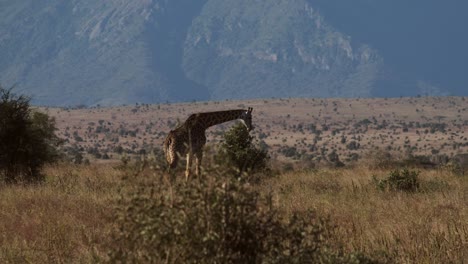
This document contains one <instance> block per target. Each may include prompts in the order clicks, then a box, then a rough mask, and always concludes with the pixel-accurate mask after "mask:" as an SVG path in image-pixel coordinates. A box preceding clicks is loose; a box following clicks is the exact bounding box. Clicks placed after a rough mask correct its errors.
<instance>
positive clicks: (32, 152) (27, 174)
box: [0, 86, 60, 183]
mask: <svg viewBox="0 0 468 264" xmlns="http://www.w3.org/2000/svg"><path fill="white" fill-rule="evenodd" d="M11 91H12V89H4V88H2V87H1V86H0V180H1V181H5V182H7V183H15V182H18V181H19V180H24V181H29V182H31V181H37V180H40V179H42V177H41V175H40V169H41V167H42V166H43V165H44V164H45V163H47V162H52V161H54V160H55V159H56V158H57V157H58V155H57V149H56V146H57V145H58V144H59V142H60V141H59V139H58V138H57V137H56V136H55V133H54V132H55V120H54V119H53V118H50V117H49V116H48V115H47V114H44V113H40V112H36V111H33V110H31V108H30V105H29V100H30V99H29V98H28V97H26V96H23V95H20V96H16V95H14V94H13V93H12V92H11Z"/></svg>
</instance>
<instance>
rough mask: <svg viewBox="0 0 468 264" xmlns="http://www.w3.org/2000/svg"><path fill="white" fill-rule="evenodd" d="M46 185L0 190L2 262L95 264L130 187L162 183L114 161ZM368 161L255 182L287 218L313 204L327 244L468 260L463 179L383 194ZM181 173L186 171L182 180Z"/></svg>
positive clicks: (434, 180)
mask: <svg viewBox="0 0 468 264" xmlns="http://www.w3.org/2000/svg"><path fill="white" fill-rule="evenodd" d="M44 173H45V174H46V175H47V180H46V182H45V183H43V184H40V185H35V186H1V187H0V234H1V235H0V262H1V263H93V262H101V261H104V260H106V259H107V257H108V252H109V249H110V248H111V247H112V244H113V240H112V237H113V234H112V232H114V231H115V228H116V226H115V220H116V219H115V209H116V208H117V205H118V200H119V198H120V197H121V194H122V193H127V192H128V191H129V190H131V189H133V188H135V186H136V185H137V183H141V182H152V181H159V180H160V179H159V178H160V175H161V172H158V171H156V170H152V169H147V170H145V171H144V172H142V173H141V174H139V175H135V174H133V173H131V172H128V171H127V170H125V169H121V168H119V166H118V165H111V164H107V165H98V164H94V165H80V166H76V165H70V164H61V165H55V166H50V167H47V168H46V169H45V171H44ZM388 173H389V170H374V169H370V168H368V167H365V166H360V167H354V168H346V169H317V170H309V171H295V172H285V173H279V174H278V175H277V176H275V177H271V178H268V179H265V180H263V181H262V182H261V183H260V184H259V185H255V186H254V188H256V189H258V191H259V192H261V193H264V194H266V193H272V194H273V198H274V199H273V200H274V203H275V205H276V206H277V207H278V208H279V209H280V211H281V212H283V213H284V214H292V213H293V212H301V211H306V210H309V209H313V210H315V211H316V212H317V213H318V214H319V215H322V216H324V217H329V218H330V221H331V223H333V225H335V226H336V229H335V232H334V233H333V237H332V240H333V241H334V242H336V243H340V244H343V245H344V246H345V249H346V250H348V251H349V252H354V251H360V252H363V253H365V254H368V255H371V256H386V257H385V258H386V259H390V260H391V261H394V262H396V263H464V261H466V259H468V221H467V219H468V178H467V177H466V176H465V177H462V176H457V175H453V174H452V173H451V172H449V171H447V170H444V169H440V170H422V171H421V173H420V175H419V178H420V190H419V191H417V192H409V193H408V192H401V191H390V190H387V191H381V190H378V189H377V188H376V185H375V184H374V182H373V177H374V176H375V177H376V178H384V177H386V176H387V175H388ZM180 178H183V177H180Z"/></svg>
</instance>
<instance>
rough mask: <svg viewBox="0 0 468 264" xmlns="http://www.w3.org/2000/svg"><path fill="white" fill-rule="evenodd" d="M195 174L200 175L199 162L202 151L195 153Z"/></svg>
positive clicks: (201, 157) (200, 161)
mask: <svg viewBox="0 0 468 264" xmlns="http://www.w3.org/2000/svg"><path fill="white" fill-rule="evenodd" d="M195 158H196V159H195V174H196V175H197V176H200V174H201V163H202V159H203V151H200V152H197V153H195Z"/></svg>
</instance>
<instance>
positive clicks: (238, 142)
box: [216, 123, 269, 176]
mask: <svg viewBox="0 0 468 264" xmlns="http://www.w3.org/2000/svg"><path fill="white" fill-rule="evenodd" d="M253 139H254V138H253V136H251V135H250V134H249V132H248V131H247V129H246V128H245V126H244V125H243V124H241V123H238V124H236V125H234V126H233V127H232V128H231V129H230V130H229V131H228V132H226V133H225V134H224V140H223V142H222V143H221V147H220V149H219V151H218V153H217V155H216V160H217V162H218V163H219V164H222V165H226V166H228V167H230V168H233V169H235V171H236V174H237V176H241V175H242V174H243V173H253V172H258V171H261V170H263V169H266V168H267V162H268V159H269V157H268V152H267V150H265V149H261V148H259V147H257V146H255V144H254V143H253Z"/></svg>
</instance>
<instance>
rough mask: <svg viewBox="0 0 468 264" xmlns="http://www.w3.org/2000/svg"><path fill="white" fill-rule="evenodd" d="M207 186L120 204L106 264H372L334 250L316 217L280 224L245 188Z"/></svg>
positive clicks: (141, 194) (142, 191)
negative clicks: (108, 262) (120, 263)
mask: <svg viewBox="0 0 468 264" xmlns="http://www.w3.org/2000/svg"><path fill="white" fill-rule="evenodd" d="M209 178H210V179H211V180H212V182H208V181H191V182H188V183H187V184H180V185H177V186H175V187H174V188H172V187H171V186H168V185H165V184H162V183H161V182H159V183H156V182H153V183H152V185H151V186H149V185H148V184H142V186H141V187H140V188H138V190H137V191H136V192H134V193H133V194H130V196H129V197H130V198H129V199H124V198H123V199H122V200H121V201H120V203H119V204H120V205H119V207H118V210H117V217H116V219H117V226H118V228H117V230H116V235H115V237H114V238H115V243H114V245H113V247H112V249H111V250H110V252H109V258H110V259H109V260H110V262H112V263H114V262H123V263H126V262H130V263H148V262H149V263H372V262H371V260H370V259H368V258H366V257H365V256H362V255H360V254H356V255H354V254H352V255H348V254H344V253H343V251H342V250H341V249H339V248H337V246H336V245H332V243H330V242H329V241H330V239H329V238H330V234H331V232H330V231H331V230H332V226H331V225H330V224H329V221H327V220H325V219H324V218H320V217H318V216H317V215H316V214H315V213H313V212H306V213H295V214H293V215H292V216H291V217H284V216H282V215H281V214H280V213H278V211H277V210H276V208H275V207H274V206H273V203H272V198H271V197H270V196H268V197H261V196H260V195H259V193H258V192H256V191H255V190H253V189H252V187H249V185H248V184H243V183H241V182H240V181H237V180H235V179H233V178H232V177H230V178H223V177H222V176H220V175H216V176H215V177H209Z"/></svg>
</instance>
